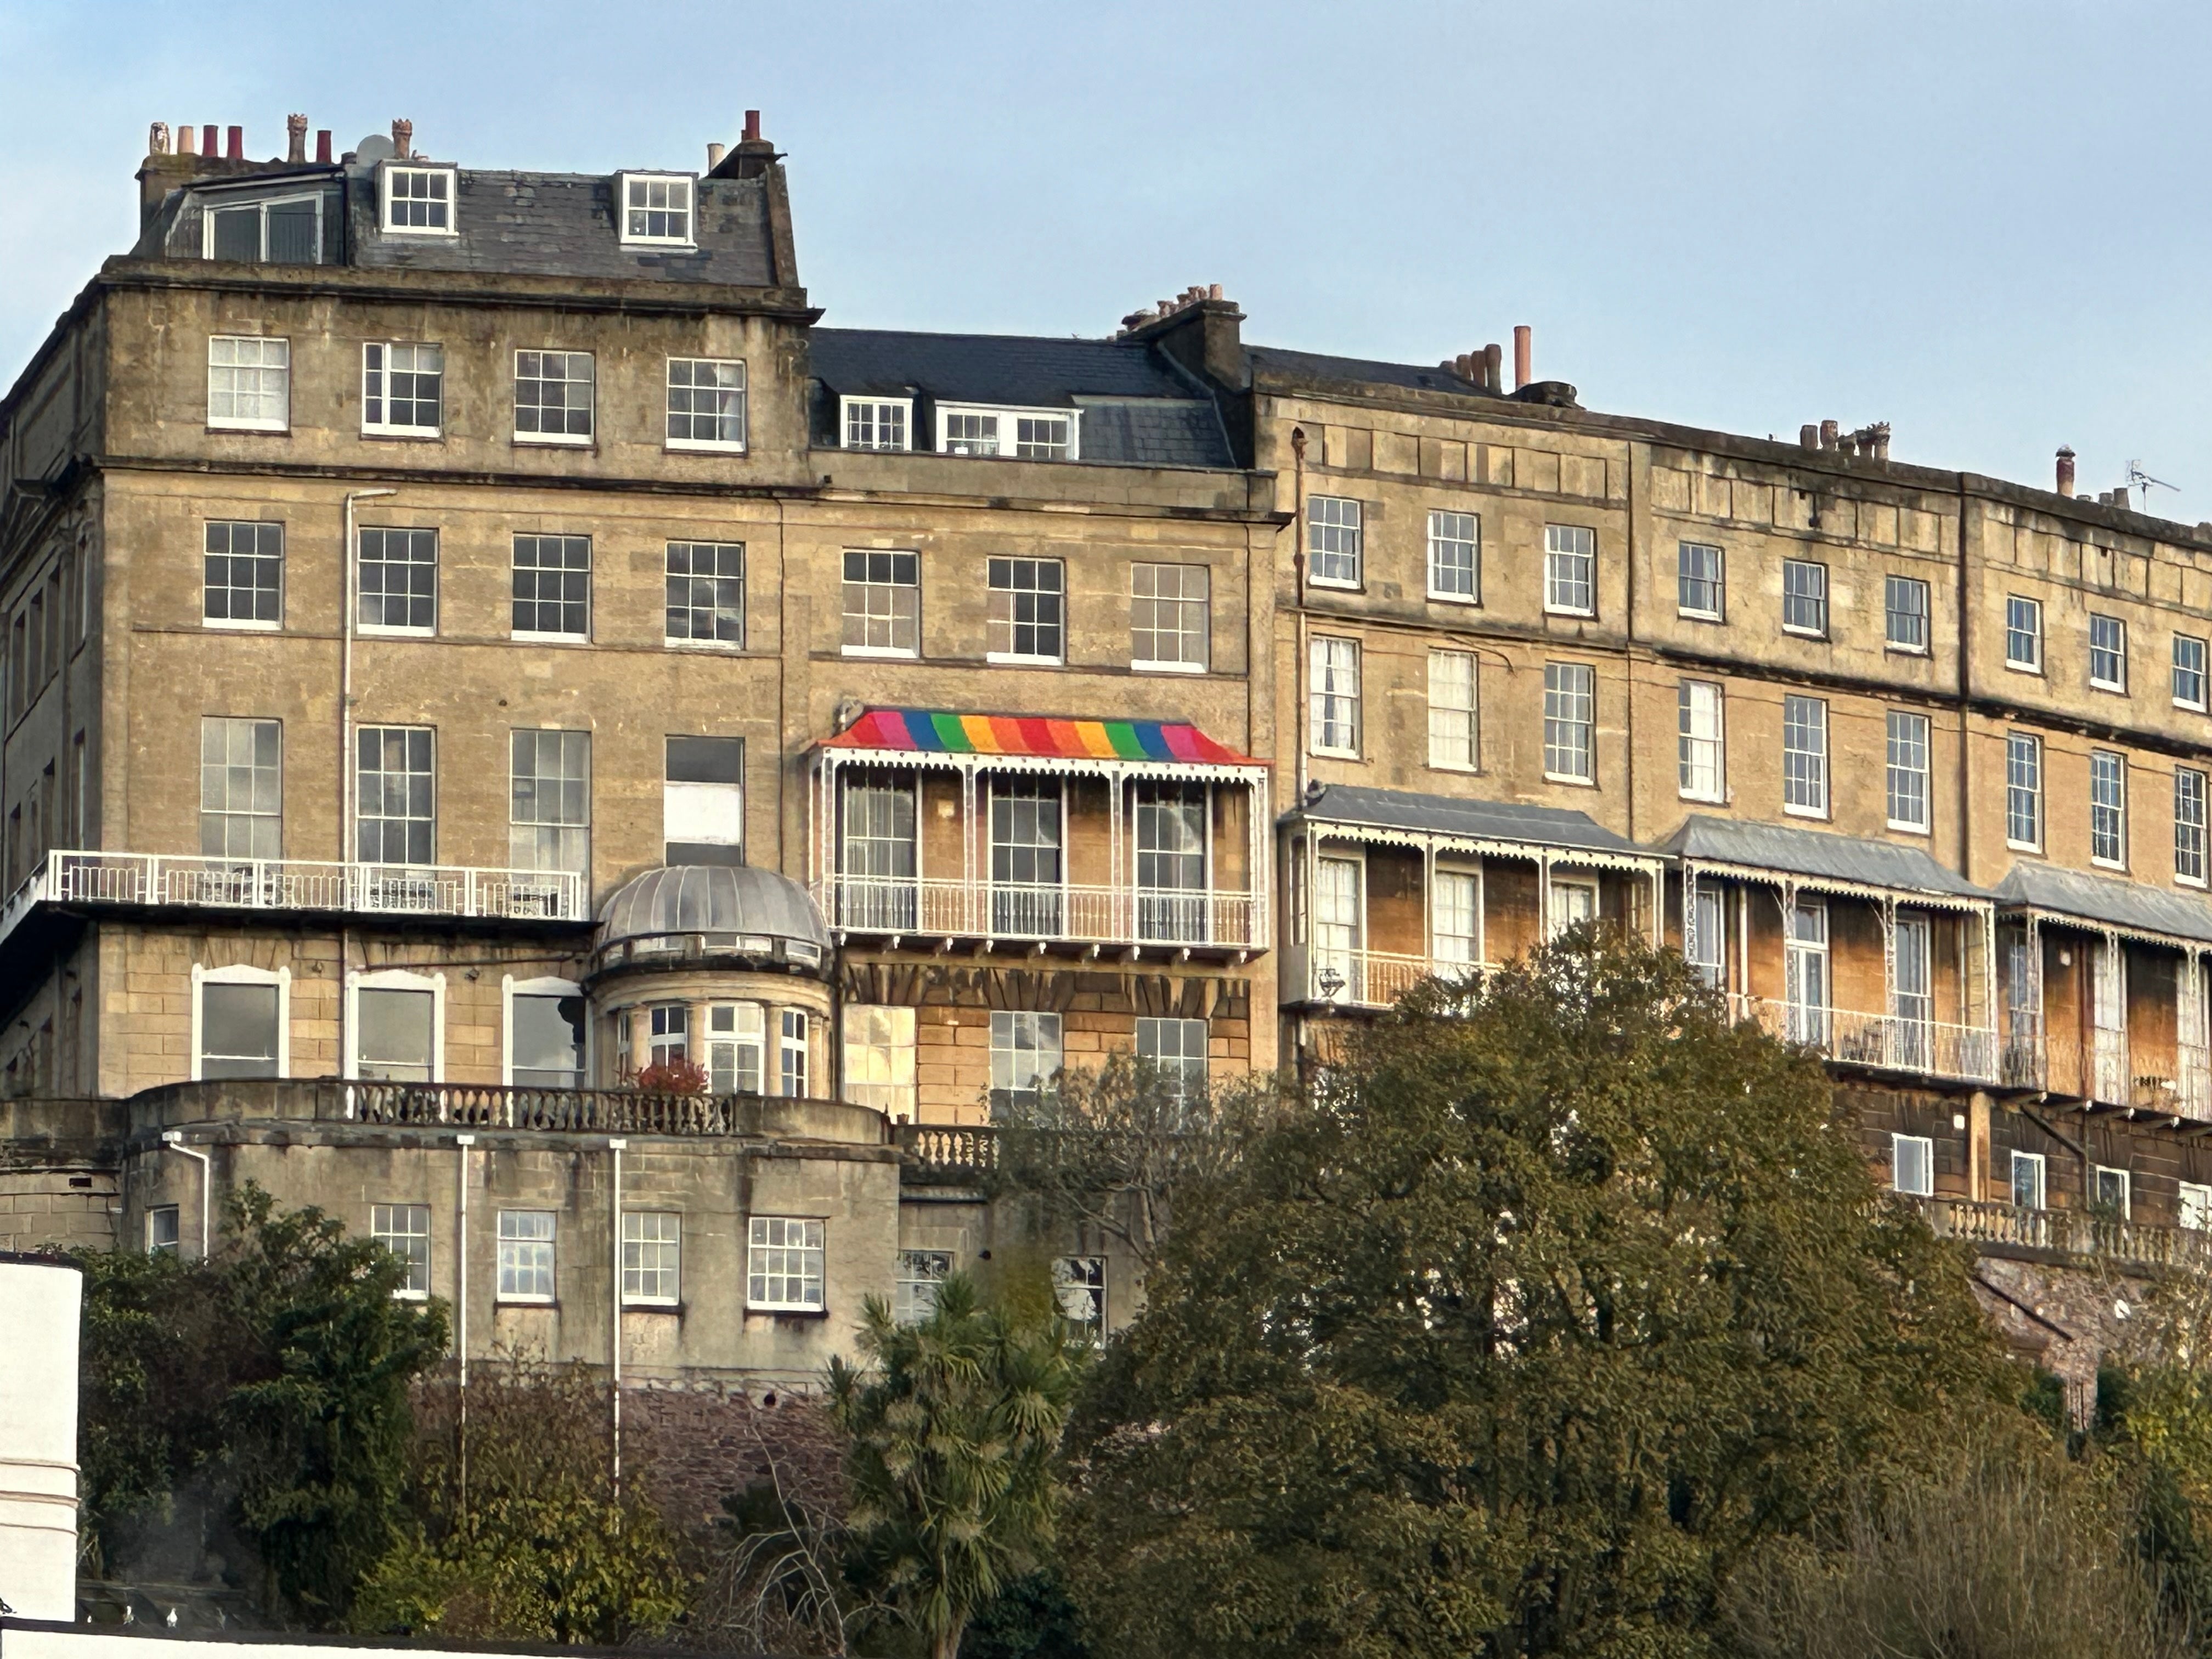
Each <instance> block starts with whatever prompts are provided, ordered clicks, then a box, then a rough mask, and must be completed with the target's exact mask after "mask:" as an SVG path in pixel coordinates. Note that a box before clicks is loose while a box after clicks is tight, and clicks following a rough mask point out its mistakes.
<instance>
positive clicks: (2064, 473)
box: [2058, 445, 2074, 499]
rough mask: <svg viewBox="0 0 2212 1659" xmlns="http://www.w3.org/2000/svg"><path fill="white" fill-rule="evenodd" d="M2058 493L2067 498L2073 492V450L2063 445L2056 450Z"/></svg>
mask: <svg viewBox="0 0 2212 1659" xmlns="http://www.w3.org/2000/svg"><path fill="white" fill-rule="evenodd" d="M2058 493H2059V494H2060V495H2064V496H2067V497H2069V499H2070V498H2071V497H2072V495H2073V494H2074V452H2073V451H2072V450H2071V449H2069V448H2067V447H2064V446H2063V445H2062V446H2061V447H2059V451H2058Z"/></svg>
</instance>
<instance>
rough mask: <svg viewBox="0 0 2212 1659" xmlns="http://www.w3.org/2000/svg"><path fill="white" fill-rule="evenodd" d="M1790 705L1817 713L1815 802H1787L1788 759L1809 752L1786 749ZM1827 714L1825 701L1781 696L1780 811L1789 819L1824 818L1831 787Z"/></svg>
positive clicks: (1788, 733)
mask: <svg viewBox="0 0 2212 1659" xmlns="http://www.w3.org/2000/svg"><path fill="white" fill-rule="evenodd" d="M1793 702H1802V703H1810V704H1812V705H1813V706H1814V708H1818V709H1819V710H1820V752H1819V754H1818V756H1817V757H1816V758H1817V760H1818V762H1819V765H1820V771H1819V775H1818V777H1817V778H1816V779H1815V780H1814V781H1815V782H1816V783H1817V785H1818V793H1819V795H1820V799H1819V800H1818V801H1817V802H1815V801H1793V800H1791V799H1790V757H1791V756H1792V755H1797V754H1808V753H1810V752H1811V751H1809V750H1800V749H1792V748H1791V747H1790V704H1791V703H1793ZM1828 714H1829V709H1828V702H1827V699H1826V698H1825V697H1801V696H1795V695H1785V696H1784V697H1783V699H1782V810H1783V811H1784V812H1787V813H1788V814H1790V816H1791V817H1800V818H1825V817H1827V816H1828V803H1829V799H1830V791H1829V786H1830V783H1831V778H1830V775H1829V757H1831V756H1832V754H1833V753H1834V744H1833V743H1832V735H1833V734H1832V732H1831V731H1830V729H1829V720H1828Z"/></svg>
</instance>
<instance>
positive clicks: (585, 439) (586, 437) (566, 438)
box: [514, 432, 598, 449]
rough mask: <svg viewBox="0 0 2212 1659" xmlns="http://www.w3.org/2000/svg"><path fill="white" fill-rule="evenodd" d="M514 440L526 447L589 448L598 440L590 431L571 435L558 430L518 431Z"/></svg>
mask: <svg viewBox="0 0 2212 1659" xmlns="http://www.w3.org/2000/svg"><path fill="white" fill-rule="evenodd" d="M514 441H515V442H516V443H518V444H521V445H523V446H525V447H536V446H539V445H543V446H544V447H549V448H553V449H589V448H591V447H592V445H593V444H594V443H596V442H597V441H598V440H597V439H596V438H594V437H593V436H592V435H591V434H590V433H584V434H582V435H564V434H562V433H558V432H518V433H516V434H515V435H514Z"/></svg>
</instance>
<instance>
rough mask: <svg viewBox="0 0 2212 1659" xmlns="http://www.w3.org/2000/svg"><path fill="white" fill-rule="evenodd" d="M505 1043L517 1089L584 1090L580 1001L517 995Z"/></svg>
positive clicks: (558, 996)
mask: <svg viewBox="0 0 2212 1659" xmlns="http://www.w3.org/2000/svg"><path fill="white" fill-rule="evenodd" d="M507 1042H508V1044H509V1047H510V1051H511V1057H512V1061H513V1076H514V1085H515V1086H516V1087H517V1088H522V1089H578V1088H581V1087H582V1086H583V1083H584V1000H583V998H581V997H580V996H562V995H560V994H557V993H554V994H547V993H540V992H527V993H520V994H517V995H516V996H515V998H514V1006H513V1024H512V1028H511V1030H509V1032H508V1035H507Z"/></svg>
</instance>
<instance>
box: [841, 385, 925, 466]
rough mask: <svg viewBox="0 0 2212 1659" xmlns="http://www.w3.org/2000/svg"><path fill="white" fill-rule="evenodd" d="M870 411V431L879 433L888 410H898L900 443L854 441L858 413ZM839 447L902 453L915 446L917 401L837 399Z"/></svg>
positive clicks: (905, 399) (899, 399) (900, 399)
mask: <svg viewBox="0 0 2212 1659" xmlns="http://www.w3.org/2000/svg"><path fill="white" fill-rule="evenodd" d="M862 409H865V410H867V411H868V426H869V428H870V429H871V430H872V431H873V432H877V433H880V432H881V431H882V429H883V423H884V412H885V411H886V410H894V409H895V410H897V411H898V416H899V441H897V442H896V443H895V444H887V443H882V442H869V443H865V444H856V443H854V441H853V416H854V412H855V411H856V410H862ZM837 447H839V448H841V449H851V450H857V451H871V450H875V451H882V452H884V453H900V454H903V453H906V452H908V451H909V450H911V449H912V448H913V447H914V399H913V398H838V399H837Z"/></svg>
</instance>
